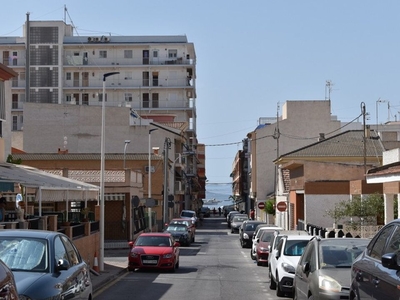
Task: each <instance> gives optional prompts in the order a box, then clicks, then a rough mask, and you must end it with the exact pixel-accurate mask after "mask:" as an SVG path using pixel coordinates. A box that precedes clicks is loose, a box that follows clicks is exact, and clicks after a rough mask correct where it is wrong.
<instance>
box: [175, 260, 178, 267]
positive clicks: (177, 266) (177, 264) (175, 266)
mask: <svg viewBox="0 0 400 300" xmlns="http://www.w3.org/2000/svg"><path fill="white" fill-rule="evenodd" d="M175 269H179V260H178V262H177V263H176V266H175Z"/></svg>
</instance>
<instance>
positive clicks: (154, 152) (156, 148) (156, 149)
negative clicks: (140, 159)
mask: <svg viewBox="0 0 400 300" xmlns="http://www.w3.org/2000/svg"><path fill="white" fill-rule="evenodd" d="M159 151H160V147H153V154H156V155H158V152H159Z"/></svg>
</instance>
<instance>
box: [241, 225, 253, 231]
mask: <svg viewBox="0 0 400 300" xmlns="http://www.w3.org/2000/svg"><path fill="white" fill-rule="evenodd" d="M254 229H255V225H254V224H246V227H245V229H244V230H245V231H254Z"/></svg>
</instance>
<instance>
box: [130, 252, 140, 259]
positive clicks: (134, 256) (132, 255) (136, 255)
mask: <svg viewBox="0 0 400 300" xmlns="http://www.w3.org/2000/svg"><path fill="white" fill-rule="evenodd" d="M130 255H131V257H133V258H136V257H138V256H139V254H137V253H136V252H131V254H130Z"/></svg>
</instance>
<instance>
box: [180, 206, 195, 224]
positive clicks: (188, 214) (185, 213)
mask: <svg viewBox="0 0 400 300" xmlns="http://www.w3.org/2000/svg"><path fill="white" fill-rule="evenodd" d="M180 217H181V218H183V219H191V220H192V222H193V224H194V225H195V226H197V215H196V212H195V211H194V210H187V209H186V210H182V211H181V215H180Z"/></svg>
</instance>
